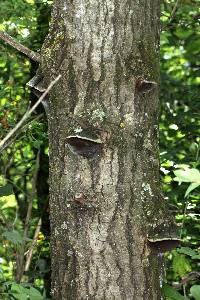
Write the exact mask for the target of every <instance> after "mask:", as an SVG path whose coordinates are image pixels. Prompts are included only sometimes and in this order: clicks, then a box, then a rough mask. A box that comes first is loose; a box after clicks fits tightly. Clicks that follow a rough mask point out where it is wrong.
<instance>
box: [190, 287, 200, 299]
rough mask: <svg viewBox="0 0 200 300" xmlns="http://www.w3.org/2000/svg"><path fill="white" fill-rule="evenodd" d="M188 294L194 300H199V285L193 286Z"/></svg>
mask: <svg viewBox="0 0 200 300" xmlns="http://www.w3.org/2000/svg"><path fill="white" fill-rule="evenodd" d="M190 293H191V294H192V296H193V297H194V299H195V300H200V285H193V286H192V287H191V288H190Z"/></svg>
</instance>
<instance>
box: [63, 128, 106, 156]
mask: <svg viewBox="0 0 200 300" xmlns="http://www.w3.org/2000/svg"><path fill="white" fill-rule="evenodd" d="M66 143H67V146H68V148H69V150H70V151H71V152H72V153H73V154H76V155H80V156H83V157H84V158H90V159H91V158H95V157H97V156H98V155H100V153H101V150H102V141H101V140H100V138H98V137H96V136H93V135H92V136H91V135H87V134H84V131H83V132H81V133H80V134H75V135H70V136H68V137H67V140H66Z"/></svg>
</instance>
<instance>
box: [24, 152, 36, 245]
mask: <svg viewBox="0 0 200 300" xmlns="http://www.w3.org/2000/svg"><path fill="white" fill-rule="evenodd" d="M39 165H40V150H39V151H38V153H37V157H36V163H35V171H34V174H33V179H32V192H31V195H30V197H29V201H28V208H27V214H26V220H25V225H24V237H23V239H24V241H25V240H26V238H27V235H28V228H29V221H30V217H31V212H32V203H33V199H34V197H35V194H36V182H37V175H38V170H39Z"/></svg>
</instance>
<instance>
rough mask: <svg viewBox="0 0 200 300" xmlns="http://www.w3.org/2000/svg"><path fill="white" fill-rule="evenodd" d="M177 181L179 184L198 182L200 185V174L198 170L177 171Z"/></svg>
mask: <svg viewBox="0 0 200 300" xmlns="http://www.w3.org/2000/svg"><path fill="white" fill-rule="evenodd" d="M174 174H175V175H176V177H175V178H174V180H175V181H179V182H198V183H199V184H200V172H199V170H197V169H187V170H176V171H174Z"/></svg>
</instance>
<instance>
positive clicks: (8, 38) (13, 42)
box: [0, 30, 41, 62]
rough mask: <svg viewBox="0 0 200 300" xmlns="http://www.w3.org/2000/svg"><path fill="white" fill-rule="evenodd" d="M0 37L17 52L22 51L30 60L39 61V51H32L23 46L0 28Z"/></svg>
mask: <svg viewBox="0 0 200 300" xmlns="http://www.w3.org/2000/svg"><path fill="white" fill-rule="evenodd" d="M0 39H2V40H3V41H4V42H6V43H7V44H9V45H10V46H12V47H13V48H15V49H17V50H18V51H19V52H22V53H24V54H25V55H26V56H28V57H29V58H31V59H32V60H34V61H36V62H40V61H41V57H40V54H39V53H37V52H34V51H32V50H30V49H29V48H27V47H25V46H23V45H22V44H20V43H19V42H17V41H16V40H14V39H13V38H12V37H11V36H10V35H9V34H7V33H6V32H4V31H1V30H0Z"/></svg>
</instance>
